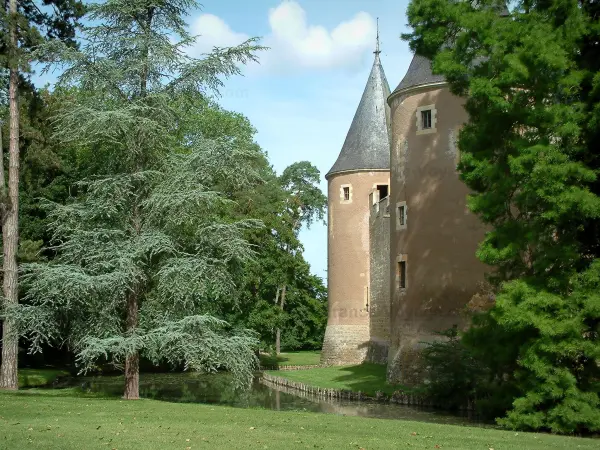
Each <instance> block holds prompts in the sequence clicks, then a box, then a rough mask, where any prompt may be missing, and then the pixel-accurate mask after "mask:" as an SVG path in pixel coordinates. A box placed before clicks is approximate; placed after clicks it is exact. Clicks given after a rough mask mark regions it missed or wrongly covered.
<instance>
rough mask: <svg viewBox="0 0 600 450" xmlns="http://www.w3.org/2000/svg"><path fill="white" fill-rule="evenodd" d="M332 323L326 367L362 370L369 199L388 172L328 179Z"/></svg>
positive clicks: (366, 342) (366, 331)
mask: <svg viewBox="0 0 600 450" xmlns="http://www.w3.org/2000/svg"><path fill="white" fill-rule="evenodd" d="M328 182H329V183H328V184H329V187H328V199H329V202H328V210H329V215H328V225H327V231H328V233H327V239H328V243H327V244H328V245H327V256H328V258H327V285H328V300H329V301H328V304H329V311H328V320H327V328H326V331H325V339H324V342H323V351H322V354H321V363H322V364H324V365H343V364H358V363H361V362H363V361H365V359H366V355H367V351H368V348H369V341H370V332H369V328H370V326H369V310H368V298H369V283H370V271H369V257H370V249H369V220H370V213H371V205H370V203H369V194H371V192H372V191H373V190H374V189H375V188H376V186H377V185H383V184H385V185H388V186H389V172H388V171H387V170H379V171H352V172H341V173H337V174H332V175H331V176H329V179H328Z"/></svg>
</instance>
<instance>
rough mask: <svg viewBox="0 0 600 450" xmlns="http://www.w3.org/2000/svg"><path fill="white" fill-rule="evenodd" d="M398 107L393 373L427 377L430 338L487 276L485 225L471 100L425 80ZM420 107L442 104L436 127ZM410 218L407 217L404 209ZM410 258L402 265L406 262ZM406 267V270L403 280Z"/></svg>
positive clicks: (398, 99)
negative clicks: (464, 171)
mask: <svg viewBox="0 0 600 450" xmlns="http://www.w3.org/2000/svg"><path fill="white" fill-rule="evenodd" d="M389 102H390V106H391V114H392V144H391V160H390V166H391V168H392V171H391V174H390V179H391V186H390V193H391V199H390V209H391V217H390V223H391V227H390V228H391V230H390V279H391V283H390V316H391V324H390V327H391V338H390V351H389V355H388V379H389V381H391V382H399V383H402V384H404V385H407V386H411V385H415V384H419V383H420V382H422V381H423V367H422V363H421V357H420V351H421V349H422V348H423V346H424V344H423V343H424V342H431V341H433V340H435V339H439V336H438V335H437V334H436V332H438V331H443V330H446V329H448V328H451V327H452V326H454V325H457V326H458V327H462V326H463V325H464V324H465V323H466V321H467V317H466V315H465V314H464V312H465V309H466V308H465V307H466V305H467V304H468V302H469V301H470V299H471V298H472V297H473V295H475V294H476V293H477V291H478V289H479V285H480V283H481V282H482V281H483V280H484V279H485V272H486V270H487V267H486V266H485V265H484V264H482V263H481V262H480V261H478V259H477V257H476V256H475V253H476V250H477V246H478V243H479V242H480V241H481V240H482V239H483V237H484V234H485V229H484V227H483V225H482V224H481V222H480V221H479V220H478V218H477V217H476V216H475V215H474V214H472V213H471V212H470V211H469V209H468V208H467V202H466V199H467V195H468V194H469V190H468V188H467V187H466V185H465V184H464V183H463V182H462V181H461V180H460V179H459V174H458V172H457V170H456V165H457V162H458V160H459V154H458V148H457V145H456V140H457V137H458V132H459V130H460V128H461V126H462V124H463V123H465V122H466V121H467V120H468V117H467V114H466V112H465V110H464V108H463V103H464V100H463V99H461V98H458V97H456V96H454V95H452V94H451V93H450V92H449V90H448V88H447V87H445V86H435V87H428V86H423V87H419V88H415V89H412V90H411V91H410V92H408V91H406V92H400V93H397V94H394V95H392V96H391V97H390V98H389ZM420 108H428V109H431V110H432V111H435V113H434V114H435V122H434V125H433V128H431V129H428V130H425V131H426V133H424V132H423V131H422V130H419V129H418V121H419V117H420V115H419V111H420ZM400 208H402V211H404V216H403V217H404V220H399V210H400ZM400 264H402V266H401V265H400ZM400 267H403V268H404V270H405V273H406V278H405V279H404V280H403V283H402V286H401V283H400V282H399V281H400V276H399V274H400Z"/></svg>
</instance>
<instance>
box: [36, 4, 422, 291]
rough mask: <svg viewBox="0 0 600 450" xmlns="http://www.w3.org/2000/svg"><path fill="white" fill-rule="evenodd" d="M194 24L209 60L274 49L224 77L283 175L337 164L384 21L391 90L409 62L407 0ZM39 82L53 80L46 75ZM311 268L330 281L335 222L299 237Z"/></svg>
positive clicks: (245, 14)
mask: <svg viewBox="0 0 600 450" xmlns="http://www.w3.org/2000/svg"><path fill="white" fill-rule="evenodd" d="M201 3H202V8H199V9H197V10H194V11H191V12H190V15H189V17H188V18H187V22H188V24H189V28H190V31H191V32H192V33H193V34H195V35H198V40H197V42H196V45H195V46H194V47H193V48H190V49H189V51H190V53H191V54H193V55H194V56H198V57H201V55H202V54H204V53H207V52H209V51H210V50H211V49H212V48H213V47H214V46H218V47H229V46H234V45H237V44H240V43H242V42H243V41H245V40H246V39H248V38H249V37H259V38H261V44H262V45H264V46H267V47H269V50H266V51H263V52H260V53H259V55H258V56H259V59H260V63H259V64H254V63H252V64H251V65H249V66H246V67H243V68H242V73H243V76H236V77H233V78H231V79H229V80H227V81H226V82H225V87H224V88H223V89H222V90H221V98H220V100H219V103H220V104H221V105H222V106H223V107H224V108H226V109H229V110H233V111H236V112H239V113H242V114H244V115H245V116H246V117H248V119H249V120H250V122H251V123H252V124H253V125H254V127H255V128H256V129H257V135H256V141H257V142H258V144H259V145H260V146H261V147H262V148H263V149H264V150H265V151H266V152H267V153H268V155H269V159H270V161H271V164H272V165H273V167H274V168H275V170H276V171H277V173H281V172H282V171H283V170H284V169H285V168H286V167H287V166H289V165H290V164H292V163H294V162H296V161H303V160H307V161H310V162H311V163H312V164H314V165H315V166H316V167H317V168H318V169H319V170H320V172H321V189H322V190H323V192H324V193H325V194H327V182H326V180H325V178H324V175H325V174H326V173H327V171H328V170H329V169H330V168H331V166H332V165H333V163H334V162H335V160H336V158H337V156H338V154H339V152H340V150H341V148H342V145H343V143H344V139H345V137H346V133H347V132H348V128H349V127H350V124H351V122H352V118H353V117H354V113H355V112H356V108H357V106H358V103H359V101H360V98H361V96H362V92H363V90H364V87H365V84H366V82H367V78H368V75H369V72H370V70H371V66H372V64H373V58H374V55H373V51H374V50H375V42H376V28H377V27H376V18H379V34H380V43H381V44H380V46H381V56H380V57H381V61H382V64H383V68H384V71H385V73H386V76H387V79H388V82H389V84H390V88H391V89H392V90H393V89H394V88H395V87H396V86H397V85H398V83H399V82H400V80H401V79H402V77H403V76H404V74H405V72H406V70H407V68H408V65H409V63H410V60H411V57H412V55H411V53H410V50H409V48H408V44H407V43H406V42H404V41H402V40H401V39H400V34H401V33H403V32H406V31H408V28H407V26H406V22H407V20H406V7H407V4H408V2H407V0H252V1H248V0H202V1H201ZM36 81H37V83H36V84H44V83H45V82H51V81H52V79H51V78H47V77H40V78H38V79H37V80H36ZM300 238H301V241H302V243H303V245H304V249H305V251H304V255H305V258H306V260H307V261H308V262H309V263H310V265H311V271H312V272H313V273H314V274H315V275H318V276H320V277H322V278H323V279H324V280H326V279H327V227H326V226H325V225H321V224H315V225H313V226H311V228H310V229H303V230H302V231H301V234H300Z"/></svg>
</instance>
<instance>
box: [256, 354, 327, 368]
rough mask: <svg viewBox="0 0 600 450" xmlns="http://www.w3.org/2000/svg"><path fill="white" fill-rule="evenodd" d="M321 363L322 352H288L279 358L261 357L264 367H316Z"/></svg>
mask: <svg viewBox="0 0 600 450" xmlns="http://www.w3.org/2000/svg"><path fill="white" fill-rule="evenodd" d="M320 362H321V352H320V351H318V350H317V351H304V352H287V353H281V354H280V355H279V356H272V355H260V364H261V365H262V366H263V367H275V366H314V365H317V364H319V363H320Z"/></svg>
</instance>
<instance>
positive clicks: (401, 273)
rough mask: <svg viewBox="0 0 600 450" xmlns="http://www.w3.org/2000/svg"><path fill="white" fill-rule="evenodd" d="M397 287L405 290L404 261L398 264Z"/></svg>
mask: <svg viewBox="0 0 600 450" xmlns="http://www.w3.org/2000/svg"><path fill="white" fill-rule="evenodd" d="M398 287H399V288H400V289H405V288H406V261H399V262H398Z"/></svg>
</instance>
